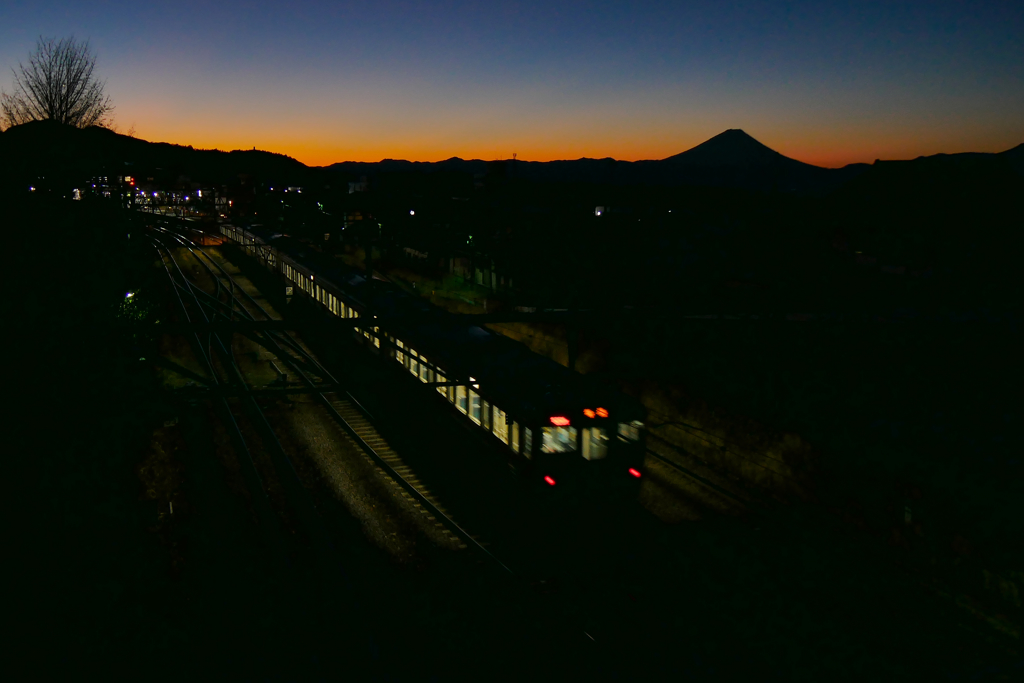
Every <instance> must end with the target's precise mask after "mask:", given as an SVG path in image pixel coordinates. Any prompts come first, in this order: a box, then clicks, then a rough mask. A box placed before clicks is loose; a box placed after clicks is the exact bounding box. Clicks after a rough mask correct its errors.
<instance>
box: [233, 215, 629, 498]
mask: <svg viewBox="0 0 1024 683" xmlns="http://www.w3.org/2000/svg"><path fill="white" fill-rule="evenodd" d="M221 234H222V235H223V236H225V237H226V238H227V239H229V240H231V241H232V242H235V243H236V244H238V245H239V246H241V247H243V248H244V249H245V250H246V253H249V254H250V255H252V256H254V257H256V258H258V259H259V260H260V262H261V263H262V264H263V265H264V266H265V267H267V268H270V269H271V270H274V271H275V272H277V273H279V274H280V276H281V277H282V278H283V279H284V281H285V287H286V288H289V287H290V288H291V292H292V293H293V294H294V295H298V296H305V297H308V298H309V299H310V300H312V301H314V302H316V303H317V304H318V305H319V306H320V307H322V308H323V309H324V310H325V311H326V312H327V313H329V314H331V315H334V316H338V317H341V318H370V319H371V320H375V319H380V320H383V321H387V323H386V327H382V326H380V325H374V326H372V327H371V326H370V325H369V324H367V325H365V326H360V325H356V326H353V335H354V338H355V339H357V340H358V341H359V342H360V343H362V344H363V345H365V346H366V347H367V349H368V350H369V351H370V352H371V353H374V354H377V355H378V356H380V357H382V358H383V359H385V360H387V361H389V362H393V363H394V366H393V367H395V368H396V371H398V372H401V373H403V374H406V375H407V377H408V380H407V381H410V382H416V381H418V382H420V383H422V384H427V385H430V386H433V387H434V388H435V389H436V391H437V394H438V396H439V397H440V399H442V400H445V401H447V403H448V404H449V406H450V409H451V410H452V412H453V413H454V414H456V415H458V416H459V418H460V419H463V420H466V421H468V422H469V423H470V424H471V425H472V428H473V429H474V430H478V431H479V432H480V433H481V434H482V435H489V438H491V439H493V440H495V441H493V443H496V444H500V447H501V448H502V449H504V450H505V452H506V453H507V455H508V458H509V463H510V465H512V466H513V468H514V469H516V471H518V472H521V473H522V474H523V476H525V477H527V478H529V479H531V480H532V481H535V482H538V483H542V484H543V485H544V486H548V487H559V488H573V489H576V490H586V491H605V490H608V489H609V488H611V489H615V488H619V487H628V486H632V485H635V484H636V483H637V482H638V480H639V479H640V478H641V476H642V471H641V467H642V463H643V458H644V451H645V447H644V417H645V413H644V410H643V407H642V406H641V405H640V403H639V402H638V401H636V400H635V399H633V398H631V397H629V396H626V395H625V394H623V393H622V392H620V391H618V390H615V389H611V388H608V387H605V386H602V385H600V384H599V383H597V382H594V381H592V380H590V379H589V378H587V377H586V376H583V375H579V374H577V373H574V372H571V371H569V370H568V369H567V368H565V367H563V366H562V365H559V364H558V363H555V362H554V361H552V360H550V359H547V358H545V357H543V356H540V355H538V354H535V353H533V352H531V351H530V350H529V349H528V348H527V347H526V346H525V345H523V344H521V343H519V342H516V341H513V340H511V339H509V338H507V337H505V336H504V335H501V334H497V333H494V332H491V331H490V330H487V329H485V328H483V327H480V326H477V325H470V324H466V323H465V322H463V321H461V320H460V319H459V316H456V315H453V314H451V313H448V312H447V311H444V310H442V309H439V308H437V307H435V306H432V305H431V304H429V303H427V302H426V301H424V300H423V299H421V298H419V297H416V296H414V295H411V294H408V293H406V292H404V291H403V290H401V289H399V288H398V287H396V286H394V285H393V284H391V283H388V282H386V281H379V280H376V279H375V280H374V281H373V282H369V281H368V280H367V278H366V275H365V273H363V272H360V271H358V270H355V269H352V268H349V267H347V266H344V265H343V264H340V263H339V262H338V261H337V260H336V259H331V258H328V257H325V256H323V255H322V254H319V253H317V252H315V251H312V250H310V249H308V248H306V247H305V246H304V245H303V244H302V243H301V242H298V241H297V240H293V239H291V238H287V237H284V236H281V235H273V234H270V233H267V232H265V231H262V230H260V229H258V228H255V229H254V228H246V229H242V228H237V227H234V226H228V225H224V226H222V227H221ZM261 250H262V251H261ZM268 252H272V253H268Z"/></svg>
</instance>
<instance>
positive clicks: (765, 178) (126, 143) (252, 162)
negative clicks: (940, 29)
mask: <svg viewBox="0 0 1024 683" xmlns="http://www.w3.org/2000/svg"><path fill="white" fill-rule="evenodd" d="M967 159H974V160H976V161H978V162H980V163H983V164H989V163H996V164H998V165H1000V167H1001V168H1007V169H1013V171H1015V172H1016V173H1017V174H1019V175H1020V176H1024V144H1020V145H1017V146H1016V147H1014V148H1012V149H1009V150H1006V151H1005V152H1001V153H998V154H989V153H968V154H953V155H945V154H938V155H933V156H930V157H919V158H918V159H914V160H908V161H899V162H888V161H886V162H876V163H875V164H874V165H871V164H850V165H848V166H844V167H843V168H838V169H831V168H822V167H820V166H814V165H812V164H807V163H804V162H802V161H797V160H796V159H791V158H789V157H787V156H785V155H783V154H780V153H779V152H776V151H775V150H773V149H771V148H770V147H767V146H766V145H764V144H762V143H761V142H759V141H757V140H756V139H754V138H753V137H751V136H750V135H748V134H747V133H746V132H744V131H743V130H740V129H729V130H726V131H724V132H722V133H720V134H718V135H716V136H714V137H712V138H711V139H709V140H707V141H705V142H702V143H701V144H699V145H697V146H695V147H693V148H691V149H688V150H686V151H685V152H681V153H679V154H674V155H672V156H670V157H667V158H665V159H660V160H648V161H619V160H616V159H612V158H604V159H590V158H581V159H576V160H558V161H521V160H517V161H515V162H513V161H511V160H502V161H498V162H488V161H484V160H481V159H468V160H467V159H461V158H459V157H451V158H449V159H445V160H443V161H437V162H422V161H405V160H400V159H384V160H381V161H379V162H356V161H345V162H339V163H335V164H331V165H329V166H323V167H309V166H306V165H305V164H303V163H301V162H299V161H298V160H296V159H293V158H291V157H288V156H285V155H283V154H275V153H271V152H264V151H259V150H255V149H253V150H234V151H231V152H223V151H220V150H197V149H192V148H191V147H185V146H181V145H172V144H168V143H153V142H147V141H145V140H140V139H137V138H132V137H128V136H126V135H119V134H117V133H114V132H112V131H109V130H105V129H102V128H90V129H84V130H80V129H75V128H71V127H69V126H63V125H61V124H56V123H53V122H50V121H35V122H32V123H28V124H24V125H21V126H15V127H13V128H11V129H9V130H7V131H4V132H2V133H0V162H2V163H3V164H4V165H6V166H8V167H9V168H10V167H21V168H22V169H23V170H27V169H28V168H29V167H33V168H35V167H38V168H46V167H47V166H48V165H54V164H57V165H62V166H63V167H66V168H71V167H83V166H84V165H89V166H95V165H96V164H104V165H106V166H110V165H115V166H118V167H122V168H123V167H126V166H127V167H131V166H133V165H138V166H149V167H161V168H164V169H167V170H168V171H173V172H180V173H182V174H184V175H190V174H191V175H199V176H202V177H204V178H208V179H210V180H211V181H215V182H229V181H231V180H233V179H235V178H237V176H238V175H239V174H247V175H253V176H259V177H265V178H267V179H270V180H273V181H275V182H298V183H301V182H305V181H307V180H310V179H312V178H314V177H322V176H323V175H324V174H328V175H339V174H341V175H347V176H355V177H359V176H363V175H366V176H373V175H376V174H379V173H394V172H426V173H433V172H438V171H441V172H455V173H469V174H480V173H485V172H487V171H488V169H489V168H490V169H493V165H494V164H497V165H498V166H499V168H500V167H501V166H502V165H503V166H504V173H505V175H506V177H509V178H514V179H521V180H529V181H535V182H554V183H561V182H572V183H599V184H612V185H640V184H645V185H657V186H673V185H689V186H711V187H734V188H744V189H751V190H764V191H778V192H785V193H797V194H823V193H829V192H831V191H833V190H835V189H836V188H838V187H841V186H844V185H846V184H847V183H849V182H850V181H851V180H853V179H854V178H857V177H859V176H861V175H863V174H865V173H866V172H868V171H869V169H873V168H875V167H877V166H879V164H881V165H883V166H888V165H890V164H900V165H907V164H909V165H910V166H906V168H907V169H908V171H909V169H911V168H922V169H923V168H925V167H927V168H929V169H931V168H933V167H936V165H939V166H942V167H945V166H950V167H952V166H953V165H963V164H964V163H967Z"/></svg>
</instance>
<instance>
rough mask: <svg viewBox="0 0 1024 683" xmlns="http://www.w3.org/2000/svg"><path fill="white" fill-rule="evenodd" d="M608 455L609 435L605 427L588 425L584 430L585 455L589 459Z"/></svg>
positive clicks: (601, 458) (598, 458)
mask: <svg viewBox="0 0 1024 683" xmlns="http://www.w3.org/2000/svg"><path fill="white" fill-rule="evenodd" d="M607 455H608V435H607V434H606V433H605V430H604V428H603V427H587V428H585V429H584V430H583V457H584V458H586V459H587V460H603V459H604V458H605V456H607Z"/></svg>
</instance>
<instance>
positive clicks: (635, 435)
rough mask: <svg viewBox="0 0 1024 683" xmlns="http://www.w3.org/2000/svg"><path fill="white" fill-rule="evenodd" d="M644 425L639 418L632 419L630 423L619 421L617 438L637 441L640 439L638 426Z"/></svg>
mask: <svg viewBox="0 0 1024 683" xmlns="http://www.w3.org/2000/svg"><path fill="white" fill-rule="evenodd" d="M643 426H644V423H643V422H640V421H639V420H633V421H632V422H630V423H628V424H627V423H625V422H620V423H619V438H620V439H622V440H623V441H626V440H629V441H639V440H640V428H641V427H643Z"/></svg>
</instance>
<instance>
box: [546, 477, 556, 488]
mask: <svg viewBox="0 0 1024 683" xmlns="http://www.w3.org/2000/svg"><path fill="white" fill-rule="evenodd" d="M544 481H546V482H547V483H549V484H551V485H552V486H554V485H555V480H554V479H552V478H551V477H550V476H548V475H546V474H545V475H544Z"/></svg>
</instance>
